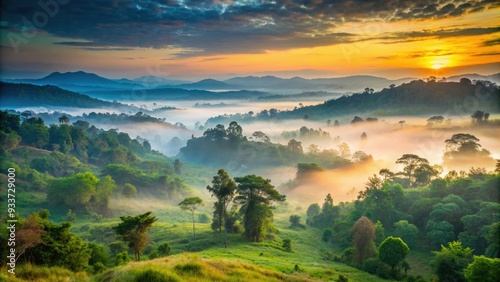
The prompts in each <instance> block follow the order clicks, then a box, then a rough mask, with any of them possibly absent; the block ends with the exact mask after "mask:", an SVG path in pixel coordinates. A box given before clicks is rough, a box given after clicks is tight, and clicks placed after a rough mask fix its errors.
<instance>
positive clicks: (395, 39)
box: [371, 27, 500, 44]
mask: <svg viewBox="0 0 500 282" xmlns="http://www.w3.org/2000/svg"><path fill="white" fill-rule="evenodd" d="M497 32H500V27H487V28H482V27H478V28H453V29H439V30H422V31H411V32H394V33H390V34H386V35H385V36H384V35H383V36H380V37H377V38H371V39H378V40H387V42H386V43H401V42H405V41H406V40H412V41H416V40H424V39H428V38H438V39H442V38H449V37H462V36H477V35H485V34H493V33H497ZM492 41H494V40H492ZM486 42H489V41H486ZM486 42H485V44H486Z"/></svg>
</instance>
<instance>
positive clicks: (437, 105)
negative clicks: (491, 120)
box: [281, 79, 500, 119]
mask: <svg viewBox="0 0 500 282" xmlns="http://www.w3.org/2000/svg"><path fill="white" fill-rule="evenodd" d="M476 110H484V111H489V112H493V113H498V112H500V91H499V88H498V86H496V85H495V84H493V83H490V82H488V81H478V82H475V83H472V82H471V81H470V80H469V79H463V80H461V82H438V81H434V80H431V81H428V82H424V81H423V80H415V81H412V82H410V83H405V84H402V85H400V86H398V87H394V86H393V87H390V88H384V89H383V90H381V91H380V92H376V93H373V91H372V90H371V89H366V90H365V91H364V92H363V93H358V94H353V95H350V96H342V97H340V98H338V99H335V100H330V101H326V102H325V103H323V104H321V105H316V106H309V107H303V108H299V109H295V110H293V111H289V112H282V113H281V116H282V117H291V118H302V117H304V115H308V117H309V118H311V119H316V118H323V117H329V116H337V115H343V114H358V113H363V112H371V113H373V114H376V115H381V116H384V115H401V114H403V115H409V114H415V115H418V114H433V113H435V114H439V113H441V114H444V113H446V114H449V115H461V114H463V113H469V112H474V111H476Z"/></svg>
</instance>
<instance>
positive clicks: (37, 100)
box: [0, 82, 139, 110]
mask: <svg viewBox="0 0 500 282" xmlns="http://www.w3.org/2000/svg"><path fill="white" fill-rule="evenodd" d="M0 94H1V95H0V105H2V107H3V108H8V107H30V106H36V107H40V106H45V107H50V106H59V107H78V108H112V109H117V110H139V109H138V108H133V107H130V106H127V105H123V104H120V103H112V102H107V101H102V100H99V99H96V98H91V97H89V96H87V95H83V94H79V93H76V92H71V91H68V90H64V89H61V88H59V87H57V86H53V85H44V86H38V85H33V84H24V83H5V82H0Z"/></svg>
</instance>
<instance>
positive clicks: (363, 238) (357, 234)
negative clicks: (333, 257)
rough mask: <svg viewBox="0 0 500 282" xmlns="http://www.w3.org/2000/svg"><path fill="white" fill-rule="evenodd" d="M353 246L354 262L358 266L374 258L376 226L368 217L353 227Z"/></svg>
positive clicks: (375, 251) (358, 221) (362, 218)
mask: <svg viewBox="0 0 500 282" xmlns="http://www.w3.org/2000/svg"><path fill="white" fill-rule="evenodd" d="M352 232H353V239H352V245H353V247H354V252H355V253H354V260H355V261H356V263H357V264H358V265H362V264H363V262H364V261H365V260H366V259H368V258H370V257H372V256H374V255H375V254H376V253H377V250H376V249H375V225H374V224H373V222H371V220H369V219H368V218H367V217H364V216H362V217H360V218H359V219H358V220H357V221H356V223H354V226H353V230H352Z"/></svg>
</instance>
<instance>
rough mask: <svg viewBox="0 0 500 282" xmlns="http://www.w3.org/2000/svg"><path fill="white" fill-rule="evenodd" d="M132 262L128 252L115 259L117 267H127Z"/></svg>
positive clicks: (118, 255)
mask: <svg viewBox="0 0 500 282" xmlns="http://www.w3.org/2000/svg"><path fill="white" fill-rule="evenodd" d="M129 261H130V257H129V256H128V253H127V252H122V253H119V254H117V255H116V257H115V266H119V265H126V264H127V263H128V262H129Z"/></svg>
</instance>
